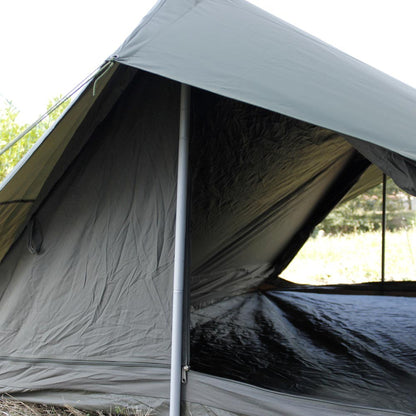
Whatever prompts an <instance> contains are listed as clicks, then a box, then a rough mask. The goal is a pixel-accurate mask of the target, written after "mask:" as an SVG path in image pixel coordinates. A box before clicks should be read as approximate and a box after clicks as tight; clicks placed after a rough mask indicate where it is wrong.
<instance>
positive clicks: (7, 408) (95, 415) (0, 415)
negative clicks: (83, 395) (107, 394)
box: [0, 397, 154, 416]
mask: <svg viewBox="0 0 416 416" xmlns="http://www.w3.org/2000/svg"><path fill="white" fill-rule="evenodd" d="M152 415H154V413H153V412H152V410H151V409H149V410H147V411H141V410H136V409H129V408H116V409H115V411H114V412H102V411H99V410H98V411H83V410H80V409H75V408H74V407H72V406H65V407H57V406H47V405H44V404H33V403H23V402H21V401H19V400H15V399H10V398H4V397H3V398H0V416H152Z"/></svg>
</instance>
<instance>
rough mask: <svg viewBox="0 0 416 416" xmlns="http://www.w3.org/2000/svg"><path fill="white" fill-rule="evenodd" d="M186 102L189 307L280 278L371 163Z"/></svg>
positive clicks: (338, 140) (229, 103)
mask: <svg viewBox="0 0 416 416" xmlns="http://www.w3.org/2000/svg"><path fill="white" fill-rule="evenodd" d="M193 103H194V104H193V133H192V140H191V156H190V158H191V171H192V210H191V214H192V227H191V229H192V233H191V271H192V286H191V297H192V303H193V305H194V306H196V305H198V304H199V303H204V302H209V301H213V300H215V299H218V298H221V297H225V296H230V295H236V294H238V293H244V292H245V291H247V290H252V289H254V288H256V287H257V286H258V285H259V284H260V283H261V282H262V281H264V280H265V279H266V278H267V277H269V276H274V277H277V275H278V273H280V272H281V271H282V270H283V269H284V268H285V267H286V265H287V264H288V263H289V262H290V260H291V259H292V258H293V257H294V256H295V254H296V253H297V251H298V250H299V249H300V247H301V246H302V245H303V244H304V242H305V241H306V239H307V238H308V237H309V235H310V233H311V232H312V230H313V228H314V227H315V225H316V224H318V223H319V222H320V221H321V220H322V219H323V218H324V217H325V215H327V214H328V212H329V211H330V210H331V209H332V208H333V207H334V206H335V205H336V204H337V203H338V202H339V201H340V200H341V199H342V198H343V197H344V196H345V195H346V194H348V192H349V190H350V188H351V187H352V186H353V185H354V184H355V183H356V182H357V181H358V179H359V178H360V176H361V175H362V174H363V173H364V172H365V171H366V169H367V168H368V166H369V162H368V161H367V160H366V159H364V158H363V157H362V156H361V155H360V154H359V153H358V152H356V151H355V150H354V148H353V147H352V146H351V145H350V144H349V143H348V142H347V141H346V140H345V139H343V138H342V137H341V136H340V135H338V134H336V133H334V132H332V131H331V130H327V129H323V128H320V127H317V126H314V125H311V124H309V123H305V122H302V121H299V120H294V119H292V118H290V117H286V116H283V115H281V114H277V113H274V112H271V111H269V110H265V109H262V108H259V107H255V106H252V105H249V104H246V103H242V102H239V101H235V100H231V99H228V98H225V97H220V96H218V95H215V94H211V93H208V92H204V91H201V90H196V91H195V92H194V97H193ZM371 185H373V182H372V181H370V182H369V183H367V186H371ZM362 187H365V184H362Z"/></svg>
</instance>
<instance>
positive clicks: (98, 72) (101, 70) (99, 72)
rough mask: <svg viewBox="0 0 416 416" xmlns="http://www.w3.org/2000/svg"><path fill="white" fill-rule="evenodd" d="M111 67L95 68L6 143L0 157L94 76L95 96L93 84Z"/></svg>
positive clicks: (110, 62) (111, 62) (109, 62)
mask: <svg viewBox="0 0 416 416" xmlns="http://www.w3.org/2000/svg"><path fill="white" fill-rule="evenodd" d="M113 65H114V61H108V62H107V63H106V64H105V65H103V66H101V67H99V68H97V69H96V70H95V71H93V72H92V73H91V74H90V75H88V76H87V77H86V78H84V80H82V81H81V82H80V83H79V84H78V85H76V86H75V87H74V88H73V89H72V90H71V91H69V92H68V93H67V94H65V95H64V96H63V97H62V98H61V99H60V100H58V101H57V102H56V103H55V104H54V105H53V106H52V107H51V108H50V109H49V110H48V111H47V112H46V113H44V114H43V115H41V116H40V117H39V118H38V119H37V120H36V121H35V122H34V123H32V124H31V125H30V126H29V127H27V128H26V129H25V130H24V131H23V132H22V133H20V134H19V135H18V136H17V137H16V138H15V139H13V140H12V141H11V142H10V143H8V144H7V145H6V146H4V147H3V148H2V149H1V150H0V156H1V155H3V154H4V153H5V152H7V151H8V150H9V149H10V148H11V147H13V146H14V145H15V144H16V143H17V142H18V141H19V140H21V139H23V137H25V136H26V134H28V133H30V132H31V131H32V130H33V129H34V128H35V127H36V126H37V125H38V124H39V123H40V122H41V121H43V120H44V119H45V118H46V117H48V116H49V115H50V114H51V113H53V112H54V111H55V110H56V109H57V108H58V107H60V106H61V105H62V104H63V103H64V102H65V101H67V100H69V99H70V98H71V97H72V96H73V95H74V94H75V93H76V92H78V91H79V90H80V89H81V88H83V87H84V86H85V85H86V84H88V83H89V82H90V81H91V80H92V79H94V78H95V77H96V76H98V78H97V79H96V80H95V82H94V91H93V95H95V84H96V82H97V81H98V80H99V79H100V78H101V77H103V76H104V75H105V74H106V73H107V71H108V70H109V69H110V68H111V67H112V66H113Z"/></svg>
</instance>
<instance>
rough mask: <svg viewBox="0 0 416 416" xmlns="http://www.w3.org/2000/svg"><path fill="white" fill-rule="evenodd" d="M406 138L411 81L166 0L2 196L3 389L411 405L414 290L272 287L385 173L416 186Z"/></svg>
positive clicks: (410, 410) (413, 149) (249, 17)
mask: <svg viewBox="0 0 416 416" xmlns="http://www.w3.org/2000/svg"><path fill="white" fill-rule="evenodd" d="M415 131H416V92H415V91H414V90H413V89H411V88H409V87H407V86H406V85H404V84H402V83H400V82H398V81H396V80H394V79H392V78H390V77H388V76H386V75H384V74H383V73H381V72H379V71H377V70H375V69H373V68H371V67H369V66H367V65H365V64H363V63H361V62H359V61H357V60H355V59H353V58H351V57H349V56H347V55H345V54H344V53H342V52H340V51H337V50H336V49H334V48H332V47H330V46H329V45H327V44H325V43H323V42H321V41H320V40H318V39H315V38H313V37H311V36H309V35H308V34H306V33H304V32H302V31H300V30H298V29H297V28H295V27H293V26H290V25H288V24H287V23H285V22H283V21H281V20H279V19H278V18H275V17H273V16H271V15H269V14H267V13H265V12H264V11H261V10H259V9H258V8H256V7H254V6H252V5H250V4H248V3H246V2H244V1H242V0H162V1H160V2H159V3H158V4H157V6H156V7H155V8H154V9H153V10H152V11H151V12H150V14H149V15H148V16H147V17H146V18H145V19H144V20H143V21H142V22H141V24H140V25H139V26H138V27H137V29H136V30H135V31H134V32H133V33H132V34H131V35H130V37H129V38H128V39H127V40H126V41H125V42H124V44H123V45H122V46H121V47H120V48H119V49H118V50H117V51H116V52H115V53H114V54H113V55H112V56H111V57H110V58H109V59H108V60H107V61H106V63H105V64H104V65H103V67H102V68H101V70H100V71H99V73H98V74H97V76H96V77H95V79H93V80H92V81H91V83H90V84H89V85H88V86H87V87H86V88H85V89H84V91H83V92H82V94H81V95H80V96H79V97H78V98H77V99H76V100H75V101H74V102H73V103H72V104H71V106H70V107H69V108H68V109H67V110H66V111H65V113H64V114H63V115H62V117H61V118H60V119H59V121H58V122H57V123H56V124H55V126H54V127H53V128H52V129H51V130H50V131H49V132H48V133H47V134H46V135H45V136H44V137H43V138H42V139H41V140H40V141H39V142H38V143H37V144H36V145H35V146H34V148H33V149H32V150H31V151H30V152H29V154H28V155H27V156H26V157H25V158H24V160H22V162H21V163H20V164H19V165H18V166H17V167H16V169H15V170H14V171H13V172H12V173H11V174H10V175H9V176H8V177H7V178H6V180H5V181H4V182H3V183H2V184H1V186H0V260H1V263H0V334H1V337H0V391H1V392H2V393H9V394H12V395H13V396H14V397H16V398H19V399H22V400H28V401H34V402H39V401H40V402H46V403H55V404H65V403H67V404H72V405H76V406H80V407H84V408H108V407H111V406H115V405H121V406H135V407H137V408H146V407H151V408H152V409H154V413H155V414H160V415H167V414H168V412H170V415H171V416H174V415H175V416H176V415H179V414H182V415H193V416H196V415H208V414H209V415H217V416H220V415H221V416H236V415H239V416H240V415H241V416H243V415H245V416H258V415H264V416H269V415H270V416H271V415H281V416H283V415H285V416H287V415H291V416H305V415H308V416H313V415H320V416H324V415H328V416H329V415H330V416H344V415H345V416H346V415H351V414H354V415H360V416H364V415H366V416H370V415H371V416H373V415H392V414H394V415H399V414H416V399H415V394H414V392H415V386H416V377H415V374H416V352H415V334H416V326H415V323H414V313H415V304H414V302H413V299H412V298H408V297H405V298H394V297H389V296H384V297H381V296H348V295H331V294H316V293H314V294H311V293H300V292H296V293H295V292H287V291H282V290H279V282H281V279H279V277H278V276H279V273H280V272H281V271H282V270H283V269H284V268H285V267H286V266H287V264H288V263H289V262H290V261H291V259H292V258H293V257H294V256H295V255H296V253H297V251H298V250H299V249H300V247H301V246H302V245H303V243H304V242H305V241H306V239H307V238H308V236H309V235H310V233H311V231H312V230H313V228H314V226H315V225H316V224H317V223H319V221H321V220H322V219H323V218H324V217H325V216H326V215H327V214H328V213H329V212H330V210H331V209H332V208H333V207H334V206H335V205H336V204H337V203H338V202H339V201H341V200H343V199H346V198H351V197H353V196H354V195H358V194H359V193H360V192H363V191H365V190H366V189H368V188H370V187H372V186H374V185H375V184H377V183H379V182H380V181H381V177H382V171H383V172H384V173H386V174H387V175H389V176H391V177H392V178H393V179H394V180H395V181H396V183H397V184H398V185H399V186H401V187H402V188H403V189H405V190H407V191H408V192H410V193H412V194H415V193H416V170H415V167H416V164H415V163H416V141H415V138H414V134H415ZM179 137H180V140H179ZM188 165H189V168H188ZM175 230H176V231H175ZM175 233H176V234H175ZM380 310H382V311H383V316H384V320H383V319H381V318H380V317H379V315H378V312H377V311H380ZM373 316H377V317H378V318H380V319H376V320H372V319H373ZM374 319H375V318H374Z"/></svg>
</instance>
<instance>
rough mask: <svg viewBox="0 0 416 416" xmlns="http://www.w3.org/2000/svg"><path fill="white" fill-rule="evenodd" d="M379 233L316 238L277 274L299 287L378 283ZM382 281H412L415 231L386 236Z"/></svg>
mask: <svg viewBox="0 0 416 416" xmlns="http://www.w3.org/2000/svg"><path fill="white" fill-rule="evenodd" d="M380 270H381V233H380V232H367V233H352V234H345V235H318V236H317V237H315V238H311V239H309V240H308V242H307V243H306V244H305V245H304V247H303V248H302V250H301V251H300V252H299V253H298V255H297V256H296V258H295V259H294V260H293V261H292V263H291V264H290V265H289V266H288V267H287V269H286V270H284V272H283V273H281V276H282V277H283V278H284V279H287V280H290V281H293V282H296V283H303V284H321V285H322V284H337V283H363V282H372V281H379V280H380V274H381V272H380ZM385 279H386V281H402V280H416V228H412V229H410V230H401V231H396V232H387V233H386V269H385Z"/></svg>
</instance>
